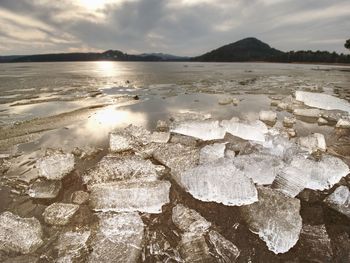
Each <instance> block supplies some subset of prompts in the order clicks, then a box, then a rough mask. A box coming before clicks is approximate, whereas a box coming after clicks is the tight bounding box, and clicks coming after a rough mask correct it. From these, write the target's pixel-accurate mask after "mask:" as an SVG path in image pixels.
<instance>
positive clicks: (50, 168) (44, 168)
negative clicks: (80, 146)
mask: <svg viewBox="0 0 350 263" xmlns="http://www.w3.org/2000/svg"><path fill="white" fill-rule="evenodd" d="M36 165H37V168H38V169H39V175H40V176H42V177H45V178H46V179H48V180H60V179H62V178H63V177H64V176H65V175H66V174H68V173H70V172H71V171H72V170H73V169H74V155H73V154H71V153H67V154H63V153H54V154H51V155H49V156H45V157H42V158H41V159H39V160H38V161H37V164H36Z"/></svg>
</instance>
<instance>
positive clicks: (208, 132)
mask: <svg viewBox="0 0 350 263" xmlns="http://www.w3.org/2000/svg"><path fill="white" fill-rule="evenodd" d="M171 132H173V133H178V134H182V135H187V136H192V137H195V138H198V139H201V140H203V141H210V140H219V139H223V138H224V137H225V129H223V128H222V127H221V126H220V125H219V121H214V120H205V121H187V122H181V123H178V124H176V125H175V127H174V128H172V129H171Z"/></svg>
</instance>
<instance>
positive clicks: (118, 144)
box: [109, 133, 134, 153]
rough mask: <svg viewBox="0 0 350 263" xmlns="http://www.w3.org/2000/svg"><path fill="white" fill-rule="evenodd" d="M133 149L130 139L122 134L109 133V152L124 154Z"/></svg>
mask: <svg viewBox="0 0 350 263" xmlns="http://www.w3.org/2000/svg"><path fill="white" fill-rule="evenodd" d="M133 148H134V142H133V140H132V138H131V137H130V136H129V135H127V134H123V133H111V134H110V135H109V149H110V151H111V152H116V153H118V152H124V151H128V150H131V149H133Z"/></svg>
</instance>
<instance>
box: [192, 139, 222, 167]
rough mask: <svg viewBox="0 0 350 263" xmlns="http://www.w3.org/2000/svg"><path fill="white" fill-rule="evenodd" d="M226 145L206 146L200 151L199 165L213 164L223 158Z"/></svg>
mask: <svg viewBox="0 0 350 263" xmlns="http://www.w3.org/2000/svg"><path fill="white" fill-rule="evenodd" d="M225 148H226V143H215V144H212V145H207V146H205V147H203V148H202V149H201V150H200V153H199V163H201V164H204V163H210V162H215V161H217V160H218V159H220V158H224V157H225Z"/></svg>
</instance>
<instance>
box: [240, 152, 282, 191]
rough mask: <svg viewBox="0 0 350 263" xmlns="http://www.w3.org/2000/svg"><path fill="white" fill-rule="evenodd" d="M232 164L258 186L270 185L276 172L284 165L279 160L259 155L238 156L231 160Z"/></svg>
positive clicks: (270, 156)
mask: <svg viewBox="0 0 350 263" xmlns="http://www.w3.org/2000/svg"><path fill="white" fill-rule="evenodd" d="M233 163H234V164H235V165H236V167H237V168H239V169H241V170H242V171H243V173H244V174H245V175H246V176H247V177H249V178H251V179H252V180H253V182H254V183H256V184H260V185H264V184H272V182H273V180H274V179H275V178H276V176H277V173H278V171H279V170H280V169H281V168H282V167H283V165H284V164H283V161H282V160H281V159H280V158H278V157H276V156H273V155H269V154H261V153H252V154H249V155H238V156H237V157H236V158H234V159H233Z"/></svg>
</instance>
